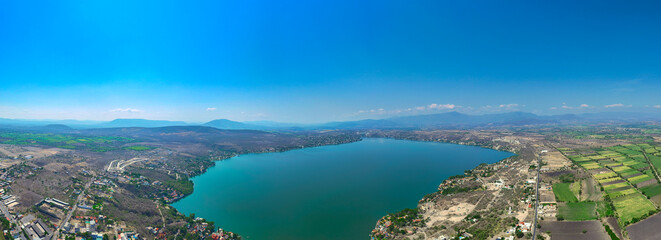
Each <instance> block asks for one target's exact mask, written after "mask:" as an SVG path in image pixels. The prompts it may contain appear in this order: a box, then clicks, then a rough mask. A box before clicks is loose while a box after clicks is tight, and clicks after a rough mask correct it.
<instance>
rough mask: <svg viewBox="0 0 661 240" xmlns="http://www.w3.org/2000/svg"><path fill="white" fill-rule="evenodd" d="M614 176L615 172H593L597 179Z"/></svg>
mask: <svg viewBox="0 0 661 240" xmlns="http://www.w3.org/2000/svg"><path fill="white" fill-rule="evenodd" d="M616 176H617V174H615V173H614V172H607V173H599V174H595V175H594V178H595V179H597V180H599V179H604V178H612V177H616Z"/></svg>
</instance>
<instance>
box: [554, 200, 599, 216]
mask: <svg viewBox="0 0 661 240" xmlns="http://www.w3.org/2000/svg"><path fill="white" fill-rule="evenodd" d="M557 215H558V216H561V217H562V218H564V219H565V220H568V221H585V220H594V219H597V203H596V202H570V203H558V213H557Z"/></svg>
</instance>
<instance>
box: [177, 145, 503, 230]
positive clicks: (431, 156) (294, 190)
mask: <svg viewBox="0 0 661 240" xmlns="http://www.w3.org/2000/svg"><path fill="white" fill-rule="evenodd" d="M510 156H512V154H511V153H508V152H501V151H495V150H491V149H485V148H480V147H472V146H463V145H456V144H446V143H432V142H414V141H403V140H393V139H365V140H363V141H360V142H356V143H349V144H342V145H335V146H324V147H316V148H307V149H299V150H293V151H288V152H282V153H262V154H247V155H241V156H238V157H234V158H230V159H227V160H224V161H220V162H217V164H216V166H214V167H212V168H210V169H209V170H208V171H207V173H205V174H203V175H201V176H198V177H195V178H193V182H194V183H195V191H194V192H193V194H191V195H190V196H188V197H186V198H184V199H182V200H180V201H179V202H177V203H174V204H172V205H173V206H174V207H175V208H177V209H178V210H179V211H181V212H183V213H185V214H190V213H195V214H196V216H199V217H203V218H205V219H208V220H211V221H214V222H215V223H216V226H219V227H222V228H224V229H226V230H229V231H233V232H236V233H239V234H241V235H242V236H243V237H244V239H258V240H261V239H276V240H277V239H288V240H289V239H343V240H344V239H369V237H368V234H369V232H370V231H371V230H372V228H374V225H375V224H376V221H377V220H378V219H379V218H380V217H382V216H384V215H386V214H387V213H389V212H396V211H399V210H401V209H403V208H407V207H408V208H414V207H416V205H417V202H418V200H420V199H421V198H422V197H423V196H424V195H425V194H428V193H431V192H434V191H436V189H437V187H438V184H440V183H441V182H442V181H443V180H444V179H446V178H447V177H449V176H452V175H456V174H461V173H463V172H464V170H468V169H471V168H474V167H475V166H477V165H479V164H480V163H494V162H497V161H499V160H501V159H504V158H507V157H510Z"/></svg>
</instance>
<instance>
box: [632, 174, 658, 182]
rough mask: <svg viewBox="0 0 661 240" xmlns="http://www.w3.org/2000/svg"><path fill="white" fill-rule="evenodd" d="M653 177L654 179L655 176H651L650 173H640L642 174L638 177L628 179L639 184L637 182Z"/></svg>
mask: <svg viewBox="0 0 661 240" xmlns="http://www.w3.org/2000/svg"><path fill="white" fill-rule="evenodd" d="M652 179H654V178H653V177H650V176H648V175H640V176H637V177H632V178H628V179H627V180H628V181H629V182H630V183H632V184H637V183H641V182H644V181H647V180H652Z"/></svg>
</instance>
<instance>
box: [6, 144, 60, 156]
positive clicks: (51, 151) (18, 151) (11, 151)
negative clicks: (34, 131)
mask: <svg viewBox="0 0 661 240" xmlns="http://www.w3.org/2000/svg"><path fill="white" fill-rule="evenodd" d="M66 151H71V150H67V149H61V148H39V147H28V146H16V145H7V144H0V154H3V155H6V156H8V157H11V158H15V157H19V156H28V155H32V156H33V157H34V158H42V157H47V156H52V155H55V154H58V153H61V152H66Z"/></svg>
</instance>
